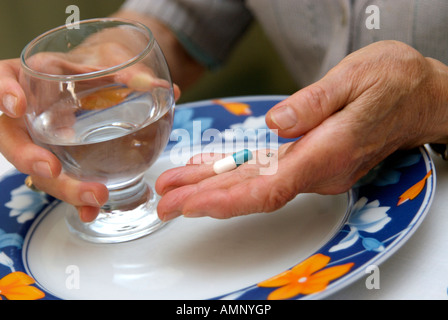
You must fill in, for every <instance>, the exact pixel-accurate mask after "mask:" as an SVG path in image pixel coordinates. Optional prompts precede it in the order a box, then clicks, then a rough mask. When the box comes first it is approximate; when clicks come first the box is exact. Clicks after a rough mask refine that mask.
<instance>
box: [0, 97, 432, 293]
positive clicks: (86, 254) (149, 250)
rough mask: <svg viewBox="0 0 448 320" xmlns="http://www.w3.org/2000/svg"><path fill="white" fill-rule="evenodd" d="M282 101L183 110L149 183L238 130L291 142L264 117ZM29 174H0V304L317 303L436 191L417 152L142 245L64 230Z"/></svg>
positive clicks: (378, 256) (398, 232) (401, 234)
mask: <svg viewBox="0 0 448 320" xmlns="http://www.w3.org/2000/svg"><path fill="white" fill-rule="evenodd" d="M284 98H285V97H283V96H255V97H235V98H226V99H222V100H212V101H201V102H197V103H190V104H184V105H180V106H178V107H177V109H176V116H175V123H174V128H173V134H172V139H171V141H170V143H169V145H168V147H167V149H166V152H165V154H164V155H163V156H162V157H161V158H160V159H159V161H158V162H157V163H156V165H155V166H154V168H152V169H151V170H150V172H148V175H147V178H148V180H150V181H152V182H153V181H154V180H155V179H156V177H157V175H158V174H159V173H160V172H162V171H163V170H166V169H167V168H169V167H173V166H176V165H181V163H180V162H181V161H180V160H179V158H181V160H182V161H184V160H186V159H188V158H189V157H190V156H191V155H192V154H193V153H195V152H198V151H200V150H201V148H202V149H203V148H204V147H211V146H212V145H213V146H215V145H216V142H217V141H216V139H218V140H219V139H221V141H219V142H221V144H222V142H226V141H230V142H231V141H233V143H235V141H236V143H238V141H237V140H238V137H235V134H234V133H235V132H236V131H237V129H240V130H242V131H243V133H244V134H243V136H244V137H243V138H244V139H246V140H244V141H242V143H243V144H244V143H255V146H256V147H258V146H259V145H257V143H260V142H262V143H263V144H265V143H277V142H278V143H279V144H281V143H285V142H287V141H290V140H285V139H281V138H278V137H276V136H273V135H272V134H270V133H269V130H268V129H267V127H266V124H265V122H264V114H265V113H266V111H267V110H268V109H269V108H271V107H272V106H273V105H275V104H276V103H277V102H279V101H281V100H282V99H284ZM226 129H232V130H230V131H229V130H226ZM251 129H252V130H254V132H255V135H250V137H249V135H248V134H247V132H248V131H244V130H251ZM210 137H213V141H212V140H211V138H210ZM248 137H249V138H248ZM235 139H236V140H235ZM251 139H252V142H251V141H249V140H251ZM198 146H200V147H199V148H198ZM173 154H176V155H177V156H176V157H173ZM173 159H176V161H179V163H174V162H175V161H174V162H173ZM24 179H25V175H23V174H21V173H19V172H17V171H14V170H13V171H11V172H9V173H8V174H7V175H5V176H3V177H0V190H1V192H0V298H3V299H263V300H264V299H321V298H324V297H327V296H328V295H330V294H332V293H334V292H336V291H337V290H340V289H341V288H343V287H345V286H347V285H349V284H350V283H352V282H353V281H355V280H357V279H360V278H361V277H362V276H365V275H366V272H370V271H371V270H374V269H375V268H376V267H377V266H378V265H379V264H380V263H381V262H383V261H384V260H385V259H387V258H388V257H390V256H391V255H392V254H393V253H394V252H395V251H396V250H397V249H398V248H399V247H400V246H402V245H403V244H404V243H405V242H406V241H407V240H408V239H409V237H410V236H411V235H412V234H413V233H414V231H415V230H416V229H417V228H418V226H419V225H420V223H421V222H422V220H423V219H424V217H425V215H426V213H427V211H428V208H429V206H430V204H431V202H432V198H433V195H434V191H435V171H434V165H433V163H432V161H431V159H430V157H429V154H428V152H427V151H426V150H425V149H424V148H423V147H421V148H417V149H414V150H409V151H399V152H396V153H394V154H393V155H391V156H390V157H388V158H387V159H386V160H385V161H383V162H382V163H381V164H379V165H378V166H377V167H376V168H375V169H373V170H372V171H371V172H370V173H369V174H368V175H367V176H366V177H364V178H363V179H362V180H361V181H359V182H358V184H357V185H356V186H354V187H353V188H352V190H351V191H350V192H348V193H347V194H343V195H338V196H320V195H299V196H297V198H296V199H294V200H293V201H291V203H289V204H288V205H287V206H285V208H282V209H281V210H279V211H277V212H274V213H271V214H255V215H250V216H246V217H238V218H233V219H229V220H214V219H209V218H199V219H187V218H183V217H181V218H178V219H175V220H174V221H172V222H170V223H168V224H167V225H166V226H165V227H164V228H162V229H161V230H159V231H157V232H156V233H154V234H152V235H150V236H147V237H145V238H142V239H139V240H135V241H130V242H127V243H123V244H114V245H108V244H105V245H102V244H92V243H87V242H85V241H83V240H81V239H78V238H76V237H75V236H74V235H72V234H70V233H69V232H68V230H67V227H66V226H65V222H64V212H65V211H66V210H68V208H70V207H69V206H68V205H67V204H65V203H62V202H60V201H58V200H56V199H54V198H52V197H50V196H48V195H46V194H44V193H36V192H32V191H30V190H29V189H28V188H27V187H25V186H24Z"/></svg>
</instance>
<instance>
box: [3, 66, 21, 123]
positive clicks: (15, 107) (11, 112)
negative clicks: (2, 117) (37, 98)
mask: <svg viewBox="0 0 448 320" xmlns="http://www.w3.org/2000/svg"><path fill="white" fill-rule="evenodd" d="M19 70H20V61H19V59H12V60H5V61H2V62H1V63H0V110H1V111H3V112H4V113H6V114H7V115H8V116H10V117H20V116H22V115H23V114H24V113H25V110H26V98H25V94H24V92H23V90H22V87H21V86H20V84H19V83H18V80H17V77H18V73H19Z"/></svg>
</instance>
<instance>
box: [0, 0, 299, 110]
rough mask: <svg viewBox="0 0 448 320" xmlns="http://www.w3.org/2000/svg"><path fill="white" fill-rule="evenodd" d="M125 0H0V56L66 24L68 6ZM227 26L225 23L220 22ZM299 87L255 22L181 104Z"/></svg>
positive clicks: (100, 10)
mask: <svg viewBox="0 0 448 320" xmlns="http://www.w3.org/2000/svg"><path fill="white" fill-rule="evenodd" d="M122 3H123V0H0V41H1V42H0V43H1V44H0V59H9V58H16V57H18V56H19V55H20V52H21V50H22V48H23V47H24V46H25V45H26V44H27V43H28V42H29V41H30V40H32V39H33V38H34V37H36V36H38V35H39V34H41V33H42V32H44V31H46V30H48V29H51V28H54V27H56V26H59V25H63V24H65V21H66V19H67V17H68V16H69V13H66V12H65V11H66V8H67V6H69V5H77V6H78V8H79V10H80V18H81V19H89V18H95V17H105V16H108V15H109V14H111V13H113V12H114V11H116V10H117V9H118V8H119V7H120V5H121V4H122ZM223 27H225V26H223ZM296 90H297V87H296V85H295V83H294V82H293V80H292V78H291V77H290V75H289V74H288V72H287V70H286V69H285V68H284V65H283V63H282V62H281V60H280V59H279V57H278V56H277V54H276V52H275V50H274V49H273V48H272V46H271V45H270V43H269V41H268V40H267V39H266V37H265V35H264V34H263V31H262V29H261V27H260V26H259V25H258V24H257V23H253V25H252V26H251V27H250V28H249V30H248V31H247V33H246V34H245V35H244V37H243V38H242V39H241V41H240V42H239V43H238V45H237V47H236V48H235V50H234V52H232V54H231V56H230V57H229V61H228V62H227V64H226V65H225V66H224V67H222V68H220V69H219V70H215V71H213V72H207V74H206V75H205V76H204V77H203V78H202V79H201V80H200V81H199V82H198V83H197V84H195V85H194V86H193V87H191V88H189V89H188V90H186V91H184V92H183V93H182V98H181V100H180V101H179V103H182V102H190V101H196V100H203V99H210V98H221V97H230V96H243V95H261V94H291V93H293V92H295V91H296Z"/></svg>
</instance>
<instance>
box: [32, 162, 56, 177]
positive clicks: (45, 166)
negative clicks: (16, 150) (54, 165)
mask: <svg viewBox="0 0 448 320" xmlns="http://www.w3.org/2000/svg"><path fill="white" fill-rule="evenodd" d="M33 172H34V173H35V174H36V175H38V176H40V177H42V178H53V172H52V171H51V167H50V164H49V163H48V162H46V161H37V162H35V163H34V164H33Z"/></svg>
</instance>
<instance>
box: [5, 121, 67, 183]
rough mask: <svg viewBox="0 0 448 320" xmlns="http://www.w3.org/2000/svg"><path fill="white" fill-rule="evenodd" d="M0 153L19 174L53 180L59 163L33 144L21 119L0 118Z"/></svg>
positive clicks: (53, 156)
mask: <svg viewBox="0 0 448 320" xmlns="http://www.w3.org/2000/svg"><path fill="white" fill-rule="evenodd" d="M0 153H2V154H3V155H4V157H5V158H6V159H7V160H8V161H9V162H11V163H12V164H13V165H14V166H15V167H16V168H17V170H19V171H20V172H23V173H26V174H31V175H37V176H40V177H44V178H55V177H57V176H58V175H59V174H60V172H61V169H62V167H61V163H60V162H59V160H58V159H57V158H56V156H55V155H54V154H53V153H51V152H50V151H48V150H46V149H44V148H42V147H40V146H37V145H35V144H34V143H33V141H32V140H31V138H30V136H29V135H28V132H27V130H26V127H25V124H24V123H23V120H22V119H12V118H9V117H8V116H6V115H5V114H3V115H1V116H0Z"/></svg>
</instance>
